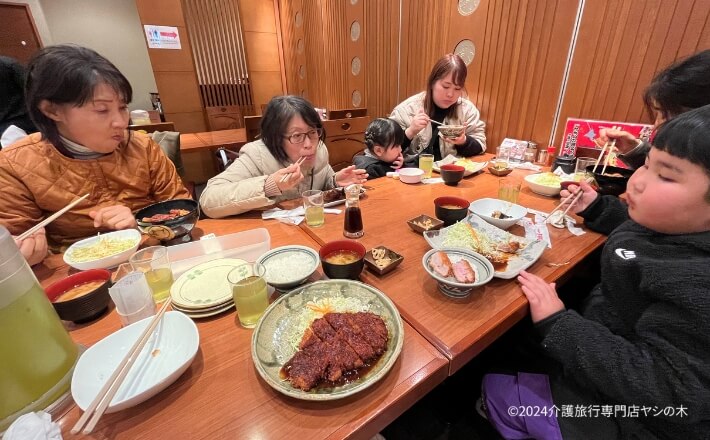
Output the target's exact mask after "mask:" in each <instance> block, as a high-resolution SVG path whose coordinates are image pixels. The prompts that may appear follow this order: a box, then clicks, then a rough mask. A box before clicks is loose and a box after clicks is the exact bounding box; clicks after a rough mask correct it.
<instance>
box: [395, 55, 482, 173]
mask: <svg viewBox="0 0 710 440" xmlns="http://www.w3.org/2000/svg"><path fill="white" fill-rule="evenodd" d="M467 75H468V69H467V68H466V64H465V63H464V62H463V59H461V57H460V56H458V55H456V54H448V55H445V56H444V57H442V58H441V59H439V60H438V61H437V62H436V64H434V67H433V68H432V69H431V73H429V78H428V79H427V85H426V90H425V91H423V92H421V93H418V94H416V95H414V96H411V97H409V98H407V99H406V100H405V101H404V102H402V103H400V104H399V105H398V106H397V107H395V108H394V110H392V114H391V115H390V118H392V119H394V120H395V121H397V122H398V123H399V125H400V126H401V127H402V129H404V134H405V137H404V143H403V144H402V151H403V154H404V163H405V164H407V165H415V166H416V164H417V160H418V157H419V155H420V154H422V153H428V154H433V155H434V160H440V159H442V158H444V157H446V156H447V155H449V154H452V155H455V156H461V157H468V156H475V155H477V154H483V153H485V151H486V124H485V123H484V122H483V121H482V120H481V114H480V112H479V111H478V109H477V108H476V106H475V105H473V103H472V102H471V101H469V100H468V99H467V98H466V97H465V96H464V86H465V83H466V76H467ZM432 121H434V122H432ZM437 122H438V123H442V124H446V125H463V126H464V130H463V132H462V133H461V134H460V135H459V136H457V137H455V138H446V137H444V136H442V135H441V133H439V129H438V126H439V125H438V124H437Z"/></svg>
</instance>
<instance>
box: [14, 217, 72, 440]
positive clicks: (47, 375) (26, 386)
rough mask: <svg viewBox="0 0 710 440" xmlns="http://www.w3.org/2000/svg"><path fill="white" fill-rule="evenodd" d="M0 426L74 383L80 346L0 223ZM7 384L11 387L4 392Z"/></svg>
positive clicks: (37, 407) (39, 406)
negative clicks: (72, 375)
mask: <svg viewBox="0 0 710 440" xmlns="http://www.w3.org/2000/svg"><path fill="white" fill-rule="evenodd" d="M0 336H1V337H2V338H3V341H2V342H0V359H2V361H1V362H0V394H2V398H1V399H0V432H2V431H4V430H6V429H7V427H8V426H9V425H10V424H11V423H12V421H13V420H14V419H16V418H17V417H19V416H20V415H21V414H24V413H28V412H33V411H39V410H41V409H45V408H47V407H48V406H49V405H50V404H51V403H52V402H54V401H55V400H57V398H58V397H60V396H61V395H62V394H63V393H65V392H66V391H67V390H68V389H69V386H70V384H71V371H72V368H73V367H74V363H75V362H76V360H77V358H78V356H79V349H78V347H77V345H76V344H75V343H74V342H73V341H72V339H71V337H70V336H69V334H68V333H67V331H66V330H65V328H64V326H63V325H62V321H61V320H60V319H59V316H57V312H56V311H55V310H54V307H52V304H51V303H50V302H49V299H48V298H47V295H46V294H45V293H44V290H42V287H40V285H39V283H38V282H37V278H35V275H34V273H32V269H30V266H29V265H28V264H27V262H26V261H25V259H24V257H23V256H22V254H21V253H20V250H19V249H18V247H17V245H16V244H15V241H14V240H13V238H12V235H10V233H9V232H8V230H7V229H5V228H4V227H2V226H0ZM6 390H11V391H8V393H7V394H5V391H6Z"/></svg>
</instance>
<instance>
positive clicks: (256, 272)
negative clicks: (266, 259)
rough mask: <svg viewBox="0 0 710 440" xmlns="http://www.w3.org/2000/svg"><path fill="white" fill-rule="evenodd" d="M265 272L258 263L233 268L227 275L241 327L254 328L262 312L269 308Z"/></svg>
mask: <svg viewBox="0 0 710 440" xmlns="http://www.w3.org/2000/svg"><path fill="white" fill-rule="evenodd" d="M265 272H266V269H265V268H264V266H263V265H261V264H259V263H246V264H241V265H239V266H237V267H235V268H234V269H232V270H231V271H230V272H229V274H228V275H227V280H228V281H229V284H230V285H231V286H232V296H233V297H234V305H235V306H236V307H237V315H238V316H239V323H240V324H241V325H242V327H245V328H253V327H254V326H256V323H257V322H259V318H261V315H263V314H264V310H266V308H267V307H268V306H269V294H268V290H267V288H266V280H264V273H265Z"/></svg>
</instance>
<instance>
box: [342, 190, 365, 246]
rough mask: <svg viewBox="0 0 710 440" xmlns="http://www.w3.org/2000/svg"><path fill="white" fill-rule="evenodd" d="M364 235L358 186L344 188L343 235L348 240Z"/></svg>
mask: <svg viewBox="0 0 710 440" xmlns="http://www.w3.org/2000/svg"><path fill="white" fill-rule="evenodd" d="M364 233H365V231H364V229H363V227H362V212H360V185H355V184H353V185H350V186H348V187H347V188H345V223H344V225H343V235H344V236H346V237H348V238H360V237H362V236H363V234H364Z"/></svg>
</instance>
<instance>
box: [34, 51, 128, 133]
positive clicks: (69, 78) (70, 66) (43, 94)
mask: <svg viewBox="0 0 710 440" xmlns="http://www.w3.org/2000/svg"><path fill="white" fill-rule="evenodd" d="M99 84H106V85H108V86H109V87H111V88H112V89H113V90H115V91H116V93H117V94H118V96H119V97H120V98H121V99H122V100H123V101H125V103H126V104H128V103H130V102H131V100H132V99H133V89H132V88H131V84H130V83H129V82H128V79H126V77H125V76H123V74H122V73H121V72H120V71H119V70H118V69H117V68H116V66H114V65H113V64H112V63H111V62H110V61H109V60H107V59H106V58H104V57H102V56H101V55H99V54H98V53H97V52H95V51H93V50H91V49H89V48H86V47H81V46H77V45H74V44H60V45H56V46H47V47H45V48H43V49H40V50H39V51H38V52H37V53H35V55H34V56H33V57H32V59H31V60H30V62H29V65H28V66H27V81H26V82H25V99H26V101H27V107H28V110H29V113H30V117H31V118H32V121H33V122H34V123H35V125H36V126H37V128H38V129H39V131H40V132H42V136H43V137H44V138H45V139H47V140H49V142H51V143H52V144H53V145H55V146H60V144H61V140H60V138H59V131H58V130H57V124H56V123H55V122H54V121H53V120H52V119H50V118H48V117H47V116H46V115H45V114H44V113H42V111H41V110H40V108H39V105H40V103H41V102H42V101H44V100H47V101H49V102H51V103H54V104H70V105H73V106H75V107H81V106H82V105H84V104H86V103H87V102H89V101H91V100H92V99H93V97H94V89H95V88H96V86H97V85H99Z"/></svg>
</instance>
